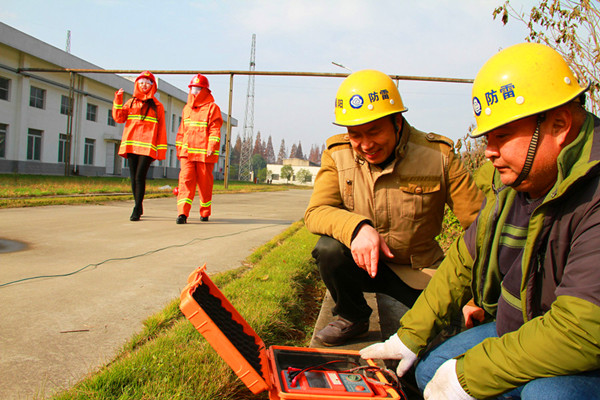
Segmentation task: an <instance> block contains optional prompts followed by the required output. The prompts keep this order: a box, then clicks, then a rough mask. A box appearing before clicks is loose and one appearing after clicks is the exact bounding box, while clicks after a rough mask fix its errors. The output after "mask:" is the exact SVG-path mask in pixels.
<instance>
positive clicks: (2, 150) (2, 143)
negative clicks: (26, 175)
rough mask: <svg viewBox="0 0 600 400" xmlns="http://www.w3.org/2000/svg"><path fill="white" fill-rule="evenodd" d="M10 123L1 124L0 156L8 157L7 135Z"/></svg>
mask: <svg viewBox="0 0 600 400" xmlns="http://www.w3.org/2000/svg"><path fill="white" fill-rule="evenodd" d="M7 133H8V125H6V124H0V158H6V135H7Z"/></svg>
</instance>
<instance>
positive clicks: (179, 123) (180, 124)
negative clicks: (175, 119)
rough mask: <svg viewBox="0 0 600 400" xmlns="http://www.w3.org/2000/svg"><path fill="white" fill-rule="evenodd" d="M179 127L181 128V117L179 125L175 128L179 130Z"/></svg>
mask: <svg viewBox="0 0 600 400" xmlns="http://www.w3.org/2000/svg"><path fill="white" fill-rule="evenodd" d="M180 126H181V116H179V125H177V128H178V129H179V127H180Z"/></svg>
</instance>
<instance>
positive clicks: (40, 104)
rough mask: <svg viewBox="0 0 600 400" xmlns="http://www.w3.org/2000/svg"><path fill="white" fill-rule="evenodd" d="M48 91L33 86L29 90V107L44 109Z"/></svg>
mask: <svg viewBox="0 0 600 400" xmlns="http://www.w3.org/2000/svg"><path fill="white" fill-rule="evenodd" d="M45 98H46V91H45V90H44V89H40V88H37V87H35V86H32V87H31V88H30V90H29V105H30V106H31V107H35V108H42V109H43V108H44V99H45Z"/></svg>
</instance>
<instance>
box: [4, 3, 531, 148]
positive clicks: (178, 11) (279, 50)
mask: <svg viewBox="0 0 600 400" xmlns="http://www.w3.org/2000/svg"><path fill="white" fill-rule="evenodd" d="M503 3H504V0H419V1H406V0H302V1H286V0H222V1H217V0H204V1H203V0H177V1H164V0H162V1H156V0H145V1H138V0H129V1H121V0H72V1H66V0H53V1H48V0H31V1H30V0H19V1H14V0H0V21H2V22H3V23H5V24H7V25H10V26H12V27H13V28H16V29H18V30H20V31H22V32H24V33H26V34H28V35H31V36H33V37H36V38H37V39H39V40H42V41H44V42H46V43H48V44H50V45H52V46H55V47H57V48H59V49H62V50H64V49H65V47H66V39H67V31H71V54H73V55H75V56H77V57H79V58H82V59H84V60H86V61H88V62H91V63H93V64H95V65H98V66H99V67H102V68H105V69H126V70H131V69H140V70H144V69H149V70H151V71H152V70H185V71H188V70H189V71H230V70H244V71H247V70H248V69H249V68H250V55H251V46H252V35H253V34H256V49H255V54H256V66H255V69H256V70H257V71H293V72H323V73H348V70H346V69H344V68H341V67H338V66H336V65H334V64H333V62H335V63H338V64H342V65H343V66H345V67H346V68H347V69H349V70H351V71H358V70H361V69H377V70H380V71H383V72H385V73H387V74H390V75H402V76H419V77H443V78H464V79H473V78H475V75H476V74H477V71H478V70H479V68H480V67H481V66H482V65H483V64H484V63H485V61H487V59H489V58H490V57H491V56H492V55H494V54H495V53H496V52H498V51H499V50H501V49H503V48H506V47H508V46H511V45H513V44H516V43H521V42H523V41H524V38H525V37H526V35H527V31H526V28H525V26H524V25H523V24H522V23H519V22H518V21H515V20H513V21H512V22H509V24H508V25H506V26H504V25H503V24H502V22H501V21H500V20H499V19H496V20H494V19H493V16H492V13H493V10H494V9H495V8H496V7H498V6H499V5H501V4H503ZM533 3H535V2H534V1H532V0H513V1H511V4H512V5H513V7H515V8H516V9H517V10H523V11H528V10H530V9H531V6H532V4H533ZM159 77H160V78H161V79H164V80H165V81H167V82H169V83H171V84H173V85H174V86H176V87H178V88H180V89H182V90H184V91H187V90H188V89H187V85H188V83H189V81H190V80H191V78H192V77H193V75H159ZM207 77H208V79H209V80H210V85H211V90H212V92H213V96H214V97H215V101H216V102H217V104H218V105H219V106H220V107H221V110H222V111H223V112H225V113H227V112H228V103H229V75H207ZM341 82H342V78H323V77H273V76H256V77H255V85H254V112H253V117H254V118H253V134H254V137H255V136H256V134H257V132H260V134H261V137H262V138H263V139H265V140H266V139H267V138H268V137H269V136H271V137H272V141H273V147H274V150H275V153H276V154H277V153H278V151H279V147H280V144H281V141H282V139H283V140H285V144H286V148H287V151H288V152H289V150H290V148H291V146H292V144H293V143H296V144H297V143H298V142H301V143H302V149H303V151H304V154H305V156H308V153H309V150H310V148H311V146H313V145H317V146H319V147H321V146H322V145H323V143H325V140H326V139H327V138H328V137H329V136H332V135H334V134H337V133H342V132H344V131H345V130H344V128H341V127H337V126H335V125H333V124H332V121H333V115H334V114H333V105H334V98H335V94H336V91H337V88H338V86H339V85H340V84H341ZM399 90H400V94H401V96H402V100H403V102H404V105H405V106H406V107H408V111H407V112H406V113H405V114H404V116H405V118H406V120H407V121H408V122H409V123H410V124H411V125H412V126H414V127H415V128H417V129H419V130H422V131H426V132H435V133H438V134H441V135H444V136H447V137H449V138H451V139H453V140H455V141H456V140H457V139H459V138H462V137H464V136H465V135H466V134H467V132H468V128H469V126H470V125H471V124H473V123H474V122H475V119H474V117H473V111H472V108H471V101H470V98H471V85H470V84H465V83H438V82H423V81H408V80H401V81H400V82H399ZM247 93H248V76H243V75H236V76H235V77H234V86H233V102H232V109H231V114H232V116H233V118H236V119H237V120H238V127H237V128H235V127H234V128H233V129H232V141H235V138H236V137H237V135H242V134H243V132H244V121H245V119H246V118H245V116H246V108H247V107H246V103H247ZM248 124H251V122H250V119H249V122H248Z"/></svg>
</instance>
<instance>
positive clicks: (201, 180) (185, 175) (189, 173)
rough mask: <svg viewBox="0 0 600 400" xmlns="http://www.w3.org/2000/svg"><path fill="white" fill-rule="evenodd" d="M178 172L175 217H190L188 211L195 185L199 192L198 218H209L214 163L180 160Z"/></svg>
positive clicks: (194, 192) (190, 206) (192, 199)
mask: <svg viewBox="0 0 600 400" xmlns="http://www.w3.org/2000/svg"><path fill="white" fill-rule="evenodd" d="M180 161H181V170H180V171H179V194H178V195H177V215H181V214H183V215H185V216H186V217H189V216H190V209H191V208H192V202H193V201H194V195H195V194H196V185H198V191H199V192H200V216H201V217H208V216H210V206H211V204H212V191H213V181H214V178H213V169H214V166H215V164H214V163H205V162H201V161H188V159H187V158H182V159H181V160H180Z"/></svg>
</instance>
